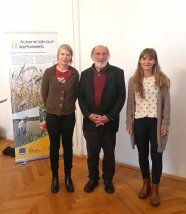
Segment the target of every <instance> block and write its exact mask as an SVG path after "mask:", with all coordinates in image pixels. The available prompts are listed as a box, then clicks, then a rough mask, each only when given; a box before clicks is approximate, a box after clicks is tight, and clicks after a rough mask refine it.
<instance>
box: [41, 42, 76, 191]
mask: <svg viewBox="0 0 186 214" xmlns="http://www.w3.org/2000/svg"><path fill="white" fill-rule="evenodd" d="M72 56H73V51H72V48H71V47H70V46H69V45H67V44H63V45H61V46H60V47H59V49H58V52H57V64H55V65H53V66H52V67H50V68H48V69H46V71H45V72H44V75H43V78H42V86H41V94H42V98H43V103H44V106H45V109H46V112H47V114H46V126H47V130H48V134H49V138H50V163H51V171H52V183H51V191H52V192H53V193H57V192H58V190H59V184H58V183H59V181H58V168H59V148H60V139H61V138H62V146H63V157H64V174H65V185H66V189H67V191H68V192H73V191H74V184H73V182H72V178H71V169H72V158H73V150H72V136H73V131H74V126H75V102H76V99H77V96H78V86H79V73H78V71H77V70H76V69H75V68H74V67H72V66H71V65H70V64H71V62H72Z"/></svg>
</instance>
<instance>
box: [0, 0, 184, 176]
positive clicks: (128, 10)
mask: <svg viewBox="0 0 186 214" xmlns="http://www.w3.org/2000/svg"><path fill="white" fill-rule="evenodd" d="M52 5H53V6H52ZM15 8H16V10H15ZM184 8H185V7H184V0H177V1H174V0H164V1H162V0H156V1H153V0H140V1H138V0H115V1H112V0H94V1H91V0H79V1H78V0H72V1H70V0H53V1H44V0H43V1H42V0H41V1H37V0H27V1H24V0H14V1H11V0H4V1H1V3H0V26H1V28H0V46H2V45H3V39H4V32H6V31H47V32H49V31H53V32H58V35H59V44H60V43H69V44H71V45H72V46H73V48H74V49H75V60H74V64H75V66H76V67H77V68H78V69H79V70H84V69H85V68H87V67H89V66H90V65H91V64H92V61H91V58H90V52H91V49H92V48H93V46H95V45H97V44H105V45H106V46H108V47H109V49H110V52H111V59H110V63H111V64H114V65H116V66H118V67H121V68H122V69H124V70H125V78H126V85H127V83H128V79H129V77H130V76H131V75H132V74H133V73H134V70H135V68H136V65H137V60H138V56H139V54H140V52H141V51H142V50H143V49H144V48H146V47H153V48H155V49H156V50H157V52H158V56H159V62H160V65H161V67H162V69H163V70H164V71H165V72H166V73H167V75H168V76H169V77H170V79H171V98H172V112H171V127H170V137H169V142H168V145H167V148H166V151H165V152H164V172H165V173H168V174H173V175H176V176H180V177H186V168H185V163H186V155H185V151H186V144H185V139H186V132H185V130H184V128H185V127H184V126H185V124H186V117H185V115H186V100H185V98H184V92H185V91H186V84H185V82H186V75H185V73H184V72H185V70H186V60H185V55H186V42H185V38H186V25H185V20H186V15H185V13H184ZM5 51H6V50H4V51H3V50H2V49H0V57H1V59H2V60H1V61H0V97H1V96H3V97H4V96H5V97H6V96H8V97H9V101H8V102H6V103H3V104H1V107H0V108H1V115H0V120H1V122H0V127H3V128H4V130H5V131H4V132H5V135H6V136H7V137H8V138H12V135H13V131H12V121H11V108H10V94H9V81H8V71H6V70H4V68H5V65H4V64H3V62H4V60H3V59H4V53H5ZM125 110H126V107H125V106H124V108H123V110H122V112H121V122H120V129H119V132H118V135H117V146H116V160H117V161H118V162H122V163H127V164H130V165H134V166H138V160H137V151H136V149H135V150H132V149H131V146H130V142H129V137H128V135H127V133H126V131H125ZM80 127H81V114H80V112H79V109H78V127H77V131H76V132H77V133H79V134H77V138H78V140H79V141H80V140H81V141H82V137H81V134H82V133H81V128H80ZM78 146H80V147H82V148H80V149H79V150H78V153H81V152H83V153H85V152H86V150H85V145H84V144H83V145H82V144H79V145H78Z"/></svg>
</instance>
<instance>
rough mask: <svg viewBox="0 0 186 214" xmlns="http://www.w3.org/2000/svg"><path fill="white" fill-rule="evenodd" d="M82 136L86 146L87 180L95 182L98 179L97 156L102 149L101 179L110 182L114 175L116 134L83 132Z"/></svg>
mask: <svg viewBox="0 0 186 214" xmlns="http://www.w3.org/2000/svg"><path fill="white" fill-rule="evenodd" d="M84 136H85V139H86V145H87V154H88V159H87V164H88V170H89V178H90V179H92V180H96V181H97V180H98V179H99V154H100V151H101V148H102V149H103V162H102V170H103V175H102V178H103V180H112V179H113V176H114V174H115V154H114V151H115V145H116V133H112V134H109V133H102V132H99V131H84Z"/></svg>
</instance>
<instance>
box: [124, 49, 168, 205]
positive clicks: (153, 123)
mask: <svg viewBox="0 0 186 214" xmlns="http://www.w3.org/2000/svg"><path fill="white" fill-rule="evenodd" d="M169 88H170V80H169V78H168V77H167V76H166V75H165V74H164V73H163V72H162V71H161V68H160V65H159V63H158V57H157V53H156V51H155V50H154V49H153V48H146V49H144V50H143V51H142V53H141V54H140V56H139V60H138V66H137V69H136V72H135V74H134V75H133V76H132V77H131V78H130V79H129V84H128V100H127V112H126V114H127V120H126V129H127V132H128V134H130V135H131V143H132V146H133V148H134V146H135V145H136V146H137V149H138V157H139V165H140V169H141V174H142V178H143V186H142V189H141V190H140V192H139V194H138V196H139V198H141V199H144V198H147V197H148V196H149V195H150V199H151V204H152V205H154V206H158V205H159V204H160V198H159V183H160V179H161V175H162V154H163V151H164V149H165V146H166V143H167V138H168V131H169V124H170V92H169ZM149 145H150V154H151V160H152V173H150V171H151V170H150V166H149V158H148V157H149Z"/></svg>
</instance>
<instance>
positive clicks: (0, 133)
mask: <svg viewBox="0 0 186 214" xmlns="http://www.w3.org/2000/svg"><path fill="white" fill-rule="evenodd" d="M5 136H6V130H5V129H4V128H2V127H1V126H0V139H3V138H5Z"/></svg>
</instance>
